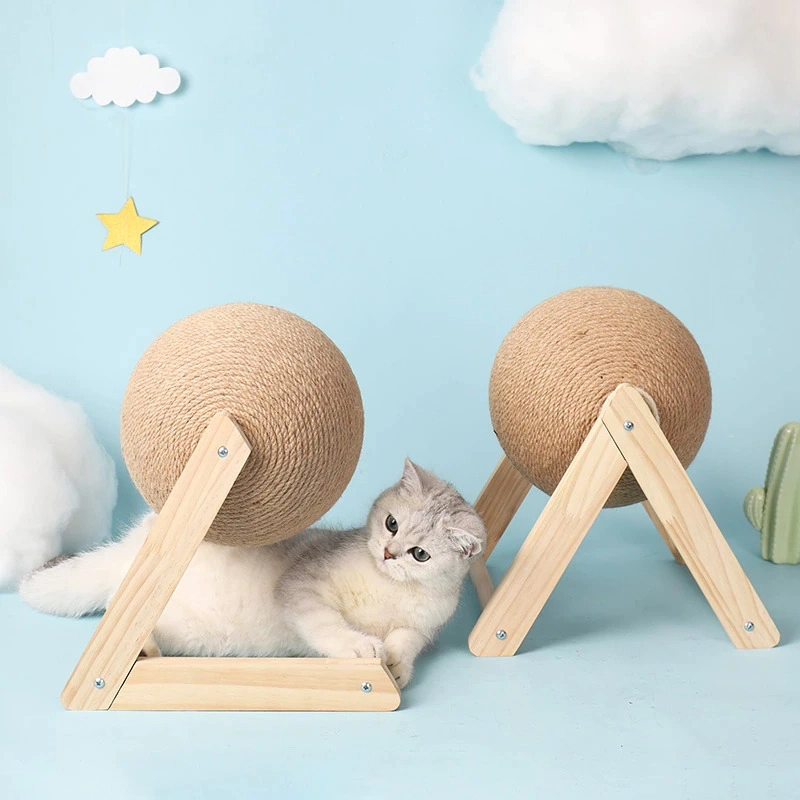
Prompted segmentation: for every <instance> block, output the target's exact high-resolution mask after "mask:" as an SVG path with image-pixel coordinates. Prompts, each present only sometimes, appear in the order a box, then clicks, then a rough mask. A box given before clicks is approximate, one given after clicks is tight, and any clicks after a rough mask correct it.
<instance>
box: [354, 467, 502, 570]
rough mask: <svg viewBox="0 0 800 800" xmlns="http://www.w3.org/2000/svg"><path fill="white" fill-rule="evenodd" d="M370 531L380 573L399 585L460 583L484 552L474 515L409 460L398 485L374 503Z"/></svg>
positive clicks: (456, 495)
mask: <svg viewBox="0 0 800 800" xmlns="http://www.w3.org/2000/svg"><path fill="white" fill-rule="evenodd" d="M367 529H368V533H369V551H370V553H371V555H372V556H373V558H374V559H375V563H376V564H377V567H378V569H379V570H380V571H381V572H382V573H383V574H385V575H387V576H389V577H391V578H394V579H395V580H399V581H416V582H420V583H436V582H440V583H442V584H452V583H453V582H460V581H462V580H463V579H464V577H465V576H466V574H467V572H468V571H469V567H470V564H471V562H472V560H473V559H474V557H475V556H477V555H478V553H480V552H481V551H482V550H483V549H484V547H485V546H486V529H485V528H484V526H483V521H482V520H481V518H480V517H479V516H478V514H477V512H476V511H475V509H474V508H473V507H472V506H471V505H470V504H469V503H467V501H466V500H464V498H463V497H462V496H461V495H460V494H459V493H458V492H457V491H456V490H455V489H454V488H453V487H452V486H451V485H450V484H449V483H445V481H443V480H440V479H439V478H437V477H436V476H435V475H433V474H431V473H430V472H427V471H426V470H424V469H422V468H421V467H418V466H417V465H416V464H413V463H412V462H411V461H409V460H406V462H405V467H404V469H403V477H402V478H401V479H400V481H399V482H398V483H397V484H395V485H394V486H391V487H390V488H389V489H387V490H386V491H385V492H383V494H381V496H380V497H379V498H378V499H377V500H376V501H375V504H374V505H373V507H372V510H371V511H370V514H369V519H368V521H367Z"/></svg>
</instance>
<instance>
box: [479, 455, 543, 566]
mask: <svg viewBox="0 0 800 800" xmlns="http://www.w3.org/2000/svg"><path fill="white" fill-rule="evenodd" d="M530 490H531V483H530V481H529V480H528V479H527V478H526V477H525V476H524V475H522V474H521V473H520V472H518V471H517V468H516V467H515V466H514V465H513V464H512V463H511V462H510V461H509V459H508V456H503V457H502V458H501V459H500V463H499V464H498V465H497V466H496V467H495V470H494V472H493V473H492V476H491V477H490V478H489V480H488V481H487V482H486V486H484V487H483V489H482V491H481V493H480V494H479V495H478V499H477V500H476V501H475V510H476V511H477V512H478V514H480V516H481V519H482V520H483V524H484V525H485V526H486V550H484V552H483V560H484V561H486V560H487V559H488V558H489V556H490V555H491V554H492V550H494V548H495V547H496V545H497V543H498V542H499V541H500V537H501V536H502V535H503V534H504V533H505V532H506V528H507V527H508V526H509V524H510V523H511V520H512V519H514V515H515V514H516V513H517V511H519V507H520V506H521V505H522V501H523V500H524V499H525V498H526V497H527V496H528V492H530Z"/></svg>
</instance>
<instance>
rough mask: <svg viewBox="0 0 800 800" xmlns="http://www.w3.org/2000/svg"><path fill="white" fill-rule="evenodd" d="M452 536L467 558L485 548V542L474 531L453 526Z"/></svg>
mask: <svg viewBox="0 0 800 800" xmlns="http://www.w3.org/2000/svg"><path fill="white" fill-rule="evenodd" d="M450 536H451V537H452V539H453V541H454V542H455V544H456V547H458V550H459V552H460V553H461V555H463V556H464V557H465V558H472V556H476V555H478V553H480V552H481V551H482V550H483V542H482V541H481V540H480V539H479V538H478V537H477V536H476V535H475V534H474V533H470V532H469V531H465V530H463V529H461V528H451V529H450Z"/></svg>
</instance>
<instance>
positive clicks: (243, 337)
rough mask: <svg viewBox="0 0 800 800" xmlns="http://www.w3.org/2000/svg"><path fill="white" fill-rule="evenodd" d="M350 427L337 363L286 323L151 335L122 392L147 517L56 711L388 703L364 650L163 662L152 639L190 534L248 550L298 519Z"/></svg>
mask: <svg viewBox="0 0 800 800" xmlns="http://www.w3.org/2000/svg"><path fill="white" fill-rule="evenodd" d="M220 407H222V410H213V409H215V408H217V409H219V408H220ZM209 420H210V421H209ZM245 423H246V425H245ZM362 434H363V410H362V407H361V398H360V393H359V391H358V386H357V384H356V382H355V378H354V377H353V375H352V372H350V369H349V367H348V365H347V363H346V361H345V360H344V358H343V356H342V355H341V353H339V351H338V350H337V349H336V347H335V345H333V343H332V342H330V340H329V339H327V337H325V336H324V334H322V333H321V331H319V330H318V329H316V328H315V327H314V326H312V325H310V323H307V322H305V320H302V319H300V318H299V317H295V316H294V315H292V314H289V313H288V312H285V311H282V310H280V309H274V308H271V307H268V306H259V305H255V304H232V305H228V306H221V307H218V308H215V309H208V310H206V311H205V312H200V313H199V314H195V315H192V316H191V317H188V318H187V319H186V320H183V321H181V322H180V323H178V324H177V325H175V326H173V327H172V328H170V329H169V330H168V331H166V332H165V333H164V334H163V335H162V336H161V337H160V338H159V339H157V340H156V342H155V343H154V344H153V346H152V347H151V348H150V349H149V350H148V351H147V353H146V354H145V356H144V357H143V358H142V360H141V361H140V362H139V364H138V365H137V368H136V370H135V371H134V374H133V376H132V378H131V382H130V384H129V386H128V392H127V394H126V398H125V403H124V404H123V424H122V440H123V453H124V454H125V459H126V462H127V464H128V468H129V470H130V472H131V475H132V477H133V479H134V481H135V482H136V484H137V486H138V487H139V488H140V489H141V490H142V493H143V494H144V495H145V498H146V499H147V500H148V502H149V503H150V504H151V505H152V506H153V507H154V508H155V509H156V510H158V512H159V513H158V518H157V520H156V522H155V524H154V525H153V527H152V529H151V530H150V532H149V533H148V535H147V538H146V539H145V541H144V543H143V545H142V547H141V549H140V550H139V552H138V554H137V555H136V558H135V559H134V562H133V564H132V565H131V567H130V569H129V570H128V572H127V574H126V576H125V578H124V579H123V581H122V583H121V584H120V586H119V589H118V590H117V592H116V594H115V595H114V597H113V598H112V599H111V601H110V602H109V605H108V608H107V610H106V613H105V614H104V616H103V618H102V619H101V621H100V623H99V624H98V626H97V629H96V630H95V632H94V635H93V636H92V638H91V640H90V641H89V644H88V645H87V647H86V649H85V651H84V653H83V655H82V656H81V658H80V660H79V661H78V664H77V666H76V667H75V669H74V671H73V673H72V675H71V677H70V678H69V681H68V682H67V684H66V686H65V688H64V690H63V692H62V695H61V699H62V702H63V704H64V706H65V707H66V708H68V709H73V710H105V709H114V710H119V709H124V710H135V709H143V710H248V711H257V710H297V711H310V710H318V711H392V710H394V709H396V708H397V707H398V706H399V704H400V692H399V690H398V687H397V685H396V683H395V681H394V679H393V678H392V676H391V674H390V673H389V671H388V670H387V669H386V667H385V665H384V664H383V663H382V661H381V660H380V659H377V658H376V659H367V658H352V659H330V658H233V657H232V658H203V657H190V658H182V657H163V656H161V655H160V654H159V653H158V648H157V647H156V645H155V642H154V640H153V638H152V635H151V634H152V632H153V630H154V628H155V626H156V623H157V622H158V620H159V618H160V616H161V614H162V612H163V611H164V609H165V607H166V605H167V603H168V602H169V599H170V597H171V596H172V594H173V592H174V591H175V588H176V587H177V585H178V582H179V581H180V579H181V577H182V575H183V574H184V572H185V571H186V569H187V567H188V566H189V563H190V562H191V560H192V557H193V555H194V553H195V551H196V550H197V548H198V547H199V546H200V544H201V542H202V541H203V539H204V538H206V537H208V538H209V539H213V540H214V541H217V542H220V543H226V544H231V543H235V544H237V545H248V544H251V545H255V544H259V545H260V544H265V543H269V542H272V541H277V540H279V539H281V538H285V537H286V536H288V535H291V534H292V533H295V532H297V531H299V530H301V529H303V528H305V527H307V526H308V525H309V524H311V523H312V522H313V521H315V520H316V519H317V518H318V517H319V516H321V514H323V513H325V511H327V509H328V508H329V507H330V506H331V505H333V503H334V502H335V500H336V499H337V498H338V496H339V495H340V494H341V492H342V491H343V489H344V487H345V486H346V484H347V482H348V481H349V479H350V477H351V475H352V473H353V470H354V469H355V464H356V462H357V459H358V454H359V452H360V447H361V437H362ZM192 442H197V443H196V444H195V445H192ZM298 484H300V485H298ZM165 486H168V487H169V489H168V490H167V491H165V489H164V487H165Z"/></svg>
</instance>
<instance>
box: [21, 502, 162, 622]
mask: <svg viewBox="0 0 800 800" xmlns="http://www.w3.org/2000/svg"><path fill="white" fill-rule="evenodd" d="M155 518H156V515H155V514H148V515H146V516H145V517H144V518H143V519H142V520H141V521H140V522H139V524H138V525H136V527H134V528H133V529H132V530H131V531H129V532H128V533H127V534H126V535H125V537H124V538H123V539H120V540H119V541H117V542H109V543H108V544H106V545H103V546H102V547H98V548H97V549H95V550H90V551H88V552H86V553H81V554H79V555H76V556H66V557H61V558H57V559H54V560H53V561H51V562H49V563H48V564H45V565H44V566H43V567H42V568H41V569H38V570H36V572H32V573H31V574H30V575H28V576H27V577H25V578H23V580H22V582H21V583H20V585H19V593H20V596H21V597H22V599H23V600H24V601H25V602H26V603H27V604H28V605H30V606H32V607H33V608H35V609H36V610H37V611H43V612H44V613H45V614H55V615H57V616H59V617H82V616H85V615H86V614H94V613H96V612H98V611H102V610H103V609H105V607H106V605H107V604H108V601H109V600H110V598H111V596H112V595H113V594H114V592H115V591H116V589H117V587H118V586H119V584H120V582H121V581H122V578H123V577H124V576H125V573H126V572H127V571H128V568H129V567H130V565H131V563H132V562H133V559H134V556H135V555H136V552H137V551H138V549H139V547H140V546H141V543H142V542H143V541H144V537H145V536H146V534H147V531H148V530H149V529H150V527H151V525H152V523H153V521H154V520H155Z"/></svg>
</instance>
